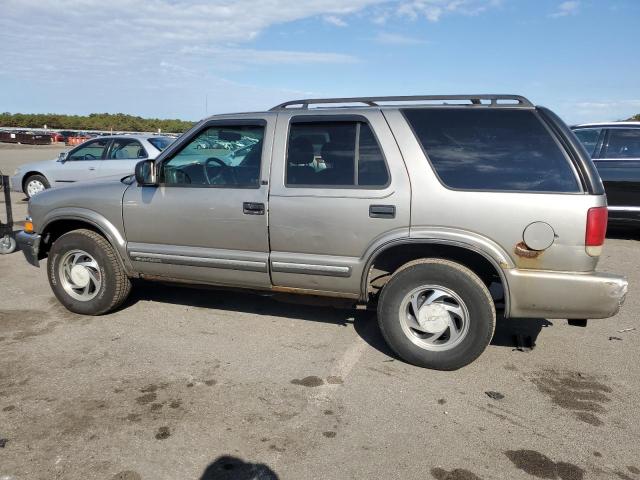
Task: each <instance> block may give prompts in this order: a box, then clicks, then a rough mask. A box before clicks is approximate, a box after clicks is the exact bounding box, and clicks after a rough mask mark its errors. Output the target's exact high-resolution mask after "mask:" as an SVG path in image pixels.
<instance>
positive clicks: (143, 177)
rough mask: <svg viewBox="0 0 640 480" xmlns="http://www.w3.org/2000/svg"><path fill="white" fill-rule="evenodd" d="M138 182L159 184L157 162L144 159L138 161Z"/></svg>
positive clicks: (142, 184)
mask: <svg viewBox="0 0 640 480" xmlns="http://www.w3.org/2000/svg"><path fill="white" fill-rule="evenodd" d="M136 182H138V185H140V186H154V185H158V179H157V177H156V162H154V161H153V160H142V161H141V162H138V163H136Z"/></svg>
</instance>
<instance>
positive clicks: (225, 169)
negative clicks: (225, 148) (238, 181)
mask: <svg viewBox="0 0 640 480" xmlns="http://www.w3.org/2000/svg"><path fill="white" fill-rule="evenodd" d="M210 163H215V164H217V166H218V167H221V171H220V173H219V174H218V175H216V176H215V177H214V179H215V178H218V177H219V176H223V175H225V172H228V173H231V175H232V176H233V170H232V169H229V165H227V164H226V163H224V162H223V161H222V160H220V159H219V158H216V157H211V158H207V159H206V160H205V162H204V163H203V164H202V169H203V170H204V176H205V178H206V179H207V183H208V184H209V185H215V184H214V183H212V182H211V178H209V172H208V171H207V169H208V167H209V164H210Z"/></svg>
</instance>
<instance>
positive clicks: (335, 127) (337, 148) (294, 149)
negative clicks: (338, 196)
mask: <svg viewBox="0 0 640 480" xmlns="http://www.w3.org/2000/svg"><path fill="white" fill-rule="evenodd" d="M285 183H286V185H287V186H288V187H340V188H344V187H352V188H356V187H363V188H383V187H385V186H386V185H388V183H389V171H388V170H387V165H386V162H385V159H384V156H383V154H382V150H381V149H380V146H379V145H378V142H377V140H376V138H375V135H374V134H373V131H372V130H371V127H370V126H369V125H368V124H367V123H365V122H358V121H353V122H352V121H332V122H323V121H315V122H300V123H298V122H295V123H292V124H291V127H290V130H289V144H288V147H287V172H286V182H285Z"/></svg>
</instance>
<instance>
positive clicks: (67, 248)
mask: <svg viewBox="0 0 640 480" xmlns="http://www.w3.org/2000/svg"><path fill="white" fill-rule="evenodd" d="M73 250H82V251H84V252H86V253H88V254H89V255H91V256H92V257H93V258H94V259H95V261H96V262H97V264H98V267H99V273H100V278H101V285H100V287H99V288H98V289H96V291H97V293H96V295H95V297H94V298H92V299H90V300H78V299H76V298H73V297H72V296H71V295H70V294H69V293H68V292H67V291H66V290H65V288H64V286H63V283H62V282H61V279H60V263H61V261H63V259H64V256H65V254H66V253H68V252H71V251H73ZM47 274H48V277H49V285H51V289H52V290H53V293H54V294H55V296H56V298H57V299H58V300H59V301H60V303H62V305H64V306H65V307H66V308H67V309H68V310H70V311H72V312H74V313H80V314H83V315H102V314H105V313H108V312H110V311H112V310H115V309H116V308H118V307H119V306H120V305H121V304H122V302H124V301H125V300H126V298H127V296H128V295H129V292H130V291H131V281H130V280H129V278H128V277H127V275H126V273H125V271H124V269H123V268H122V265H121V264H120V261H119V259H118V257H117V254H116V252H115V250H114V249H113V247H112V246H111V244H110V243H109V242H108V241H107V240H106V239H105V238H104V237H103V236H102V235H100V234H98V233H96V232H94V231H91V230H73V231H71V232H69V233H65V234H64V235H62V236H60V237H59V238H58V239H57V240H56V241H55V242H54V244H53V246H52V247H51V250H50V251H49V258H48V260H47Z"/></svg>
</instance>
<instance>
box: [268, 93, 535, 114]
mask: <svg viewBox="0 0 640 480" xmlns="http://www.w3.org/2000/svg"><path fill="white" fill-rule="evenodd" d="M465 100H466V101H469V102H470V104H471V105H484V106H491V107H495V106H498V105H505V106H519V107H533V104H532V103H531V102H530V101H529V100H528V99H526V98H525V97H522V96H520V95H409V96H392V97H345V98H306V99H303V100H291V101H289V102H284V103H281V104H280V105H276V106H275V107H273V108H272V109H271V110H270V111H275V110H285V109H287V108H288V107H295V106H296V105H299V106H298V107H296V108H300V109H308V108H309V105H312V104H328V103H362V104H364V105H367V106H369V107H377V106H380V103H381V102H396V103H398V102H442V105H447V101H456V102H459V101H465ZM483 100H484V101H485V102H486V101H489V103H482V101H483ZM500 101H503V103H498V102H500ZM513 102H515V103H513Z"/></svg>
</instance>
